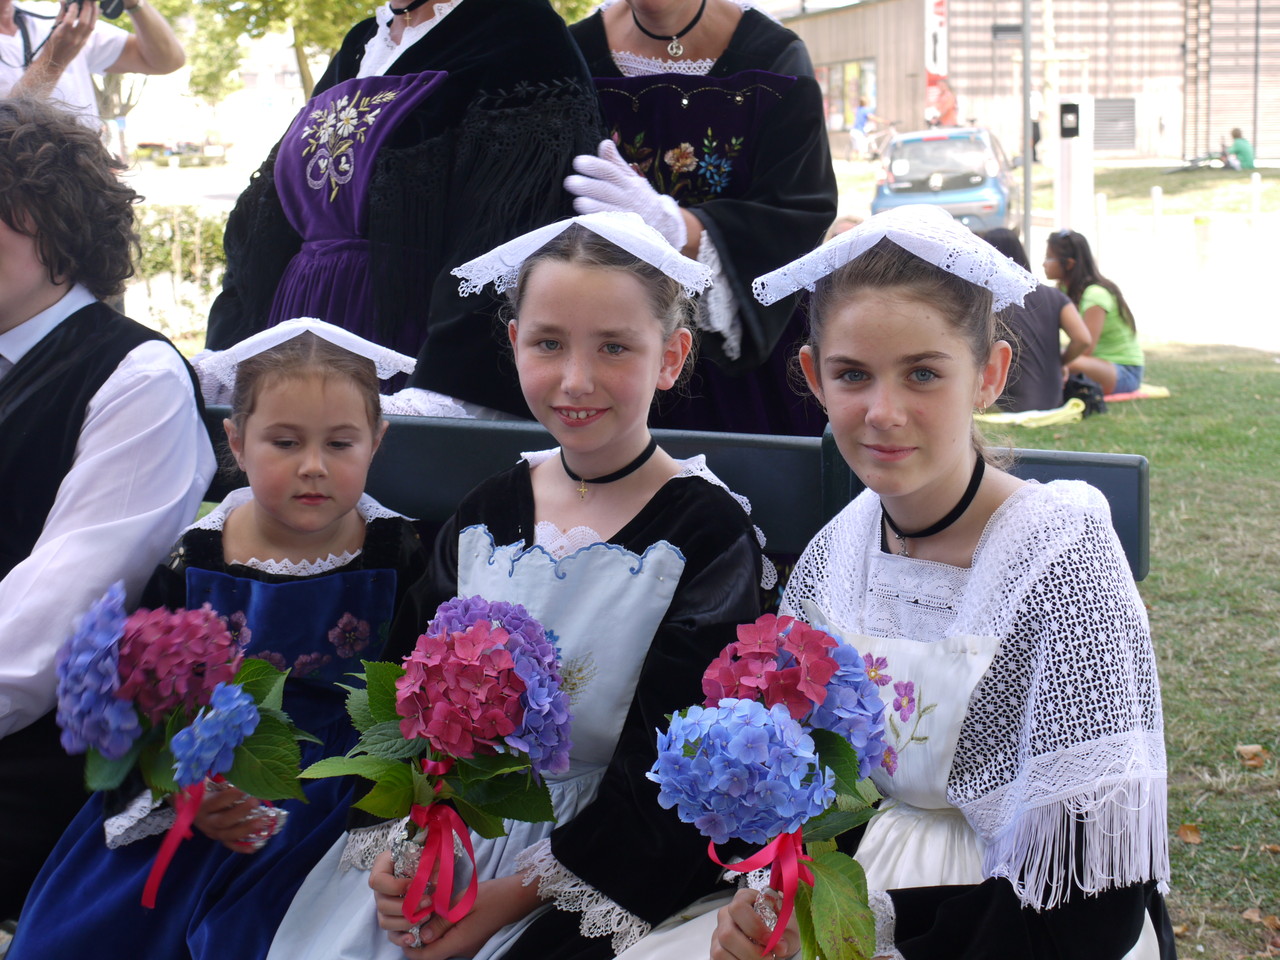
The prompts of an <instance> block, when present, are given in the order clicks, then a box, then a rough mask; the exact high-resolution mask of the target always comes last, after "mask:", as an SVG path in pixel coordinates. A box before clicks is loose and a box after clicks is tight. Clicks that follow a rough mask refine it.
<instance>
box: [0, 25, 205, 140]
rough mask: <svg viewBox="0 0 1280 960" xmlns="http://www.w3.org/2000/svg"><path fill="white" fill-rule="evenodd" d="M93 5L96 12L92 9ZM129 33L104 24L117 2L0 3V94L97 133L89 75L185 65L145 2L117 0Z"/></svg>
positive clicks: (175, 43) (177, 47) (169, 34)
mask: <svg viewBox="0 0 1280 960" xmlns="http://www.w3.org/2000/svg"><path fill="white" fill-rule="evenodd" d="M99 4H101V9H99ZM123 12H127V13H128V14H129V18H130V19H131V20H132V21H133V28H134V31H135V32H134V33H129V32H128V31H126V30H122V29H121V28H119V27H117V26H114V25H112V24H109V23H107V22H105V21H104V20H102V19H101V17H102V16H103V15H104V13H105V14H106V15H108V16H109V15H115V16H119V15H120V13H121V0H63V2H62V3H44V2H39V3H23V4H22V5H21V6H19V5H17V4H15V3H14V2H13V0H0V96H10V95H14V94H19V93H22V94H27V95H30V96H37V97H50V98H51V99H53V100H56V101H58V102H59V104H60V105H62V106H65V107H66V108H67V109H68V110H70V111H71V112H72V113H75V114H77V115H80V116H83V117H87V118H89V120H88V121H86V122H87V123H89V125H90V126H92V127H94V128H95V129H97V127H98V123H99V115H98V106H97V99H96V97H95V96H94V92H93V79H92V75H93V74H95V73H97V74H102V73H146V74H162V73H173V71H175V70H177V69H178V68H179V67H181V66H182V64H183V63H185V62H186V55H185V54H184V53H183V52H182V45H181V44H180V43H179V42H178V38H177V37H176V36H174V34H173V30H172V29H170V27H169V24H168V23H167V22H165V19H164V17H162V16H161V15H160V14H159V13H158V12H156V10H155V8H154V7H152V6H151V5H150V4H149V3H147V0H124V2H123Z"/></svg>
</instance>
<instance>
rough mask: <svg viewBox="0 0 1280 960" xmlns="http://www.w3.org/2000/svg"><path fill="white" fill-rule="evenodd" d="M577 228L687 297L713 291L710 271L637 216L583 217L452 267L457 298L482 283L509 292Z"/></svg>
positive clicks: (560, 222)
mask: <svg viewBox="0 0 1280 960" xmlns="http://www.w3.org/2000/svg"><path fill="white" fill-rule="evenodd" d="M575 223H576V224H578V225H579V226H582V227H586V228H587V229H588V230H590V231H591V232H592V233H594V234H596V235H598V236H601V237H604V239H606V240H608V241H609V242H610V243H612V244H615V245H616V246H619V247H621V248H622V249H623V250H626V251H627V252H628V253H630V254H632V255H634V256H636V257H639V258H640V259H641V260H643V261H644V262H645V263H648V264H650V265H652V266H654V267H656V268H658V269H659V270H661V271H662V272H663V273H665V274H666V275H667V276H668V277H670V278H671V279H673V280H675V281H676V282H677V283H679V284H680V285H681V286H682V287H684V292H685V294H686V295H688V296H690V297H692V296H696V295H697V294H699V293H701V292H702V291H703V290H705V289H706V288H707V287H709V286H711V270H710V269H709V268H707V267H705V266H703V265H702V264H701V263H698V262H697V261H696V260H690V259H689V258H688V257H686V256H684V255H682V254H681V253H680V252H679V251H677V250H675V249H674V248H673V247H672V246H671V244H669V243H667V241H666V239H665V238H664V237H663V236H662V234H660V233H658V231H657V230H655V229H653V227H651V226H649V225H648V224H647V223H645V222H644V220H643V219H641V217H640V215H639V214H636V213H621V212H608V213H587V214H583V215H582V216H578V217H570V218H569V219H568V220H558V221H556V222H555V223H549V224H547V225H546V226H545V227H539V228H538V229H537V230H533V231H530V232H529V233H526V234H525V235H524V236H522V237H516V238H515V239H514V240H508V241H507V242H506V243H504V244H502V245H501V246H500V247H496V248H494V249H493V250H490V251H489V252H488V253H486V254H484V255H483V256H480V257H476V258H475V259H474V260H471V261H468V262H467V263H464V264H463V265H462V266H460V267H455V268H454V269H453V270H451V271H450V272H451V273H452V274H453V275H454V276H455V277H461V278H462V283H460V284H458V293H459V295H460V296H464V297H467V296H470V295H471V294H473V293H479V292H480V291H481V290H483V289H484V285H485V284H486V283H492V284H493V285H494V288H495V289H496V290H497V291H498V293H502V292H504V291H506V290H509V289H510V288H511V287H513V286H515V283H516V278H517V277H518V276H519V275H520V267H521V265H523V263H524V262H525V260H527V259H528V258H529V257H530V256H532V255H533V254H534V253H536V252H537V251H539V250H541V249H542V248H543V247H544V246H546V245H547V244H548V243H550V242H551V241H552V240H554V239H555V238H556V237H558V236H559V235H560V234H562V233H564V232H565V230H567V229H569V227H571V226H573V225H574V224H575Z"/></svg>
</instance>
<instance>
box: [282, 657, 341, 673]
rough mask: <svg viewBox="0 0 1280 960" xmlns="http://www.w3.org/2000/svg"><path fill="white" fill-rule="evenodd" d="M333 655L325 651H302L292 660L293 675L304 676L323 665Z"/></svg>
mask: <svg viewBox="0 0 1280 960" xmlns="http://www.w3.org/2000/svg"><path fill="white" fill-rule="evenodd" d="M332 659H333V657H331V656H329V654H327V653H304V654H302V655H300V656H299V657H298V659H297V660H295V661H293V674H292V675H293V676H295V677H305V676H307V675H308V674H312V673H315V672H316V671H317V670H319V669H320V668H321V667H323V666H325V665H326V664H327V663H328V662H329V661H330V660H332Z"/></svg>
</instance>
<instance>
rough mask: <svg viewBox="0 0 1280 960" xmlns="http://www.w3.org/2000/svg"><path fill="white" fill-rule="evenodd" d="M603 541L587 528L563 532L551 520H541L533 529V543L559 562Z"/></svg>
mask: <svg viewBox="0 0 1280 960" xmlns="http://www.w3.org/2000/svg"><path fill="white" fill-rule="evenodd" d="M603 540H604V537H602V536H600V534H598V533H596V531H594V530H592V529H591V528H590V527H586V526H581V527H573V528H571V529H569V530H561V529H560V528H559V527H557V526H556V525H555V524H554V523H552V522H551V521H550V520H539V521H538V522H537V523H536V524H534V528H533V542H534V543H536V544H537V545H538V546H540V547H542V549H543V550H545V551H547V553H549V554H551V556H553V557H555V558H556V559H557V560H562V559H563V558H565V557H567V556H568V555H569V554H571V553H573V552H574V551H575V550H581V549H582V548H583V547H589V546H591V545H592V544H593V543H601V542H602V541H603Z"/></svg>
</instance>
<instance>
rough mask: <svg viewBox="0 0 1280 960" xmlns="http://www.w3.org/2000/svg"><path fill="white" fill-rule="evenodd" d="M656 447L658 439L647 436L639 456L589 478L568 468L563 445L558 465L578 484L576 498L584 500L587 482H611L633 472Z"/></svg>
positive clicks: (645, 460) (646, 460) (647, 459)
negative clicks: (646, 443)
mask: <svg viewBox="0 0 1280 960" xmlns="http://www.w3.org/2000/svg"><path fill="white" fill-rule="evenodd" d="M657 449H658V440H657V438H656V437H650V438H649V445H648V446H647V447H645V448H644V449H643V450H641V451H640V456H638V457H636V458H635V459H634V460H632V461H631V462H630V463H628V464H627V465H626V466H625V467H623V468H622V469H620V470H615V471H613V473H606V474H605V475H604V476H603V477H595V478H593V479H591V480H588V479H586V478H585V477H580V476H578V475H577V474H576V473H574V472H573V471H572V470H570V469H569V461H567V460H565V458H564V447H561V448H560V466H562V467H564V472H565V473H567V474H568V475H569V479H570V480H572V481H573V482H574V483H576V484H577V485H578V499H579V500H585V499H586V496H587V484H588V483H613V481H615V480H621V479H622V478H623V477H629V476H631V474H633V473H635V472H636V471H637V470H639V469H640V468H641V467H643V466H644V465H645V464H646V463H648V462H649V458H650V457H652V456H653V452H654V451H655V450H657Z"/></svg>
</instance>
